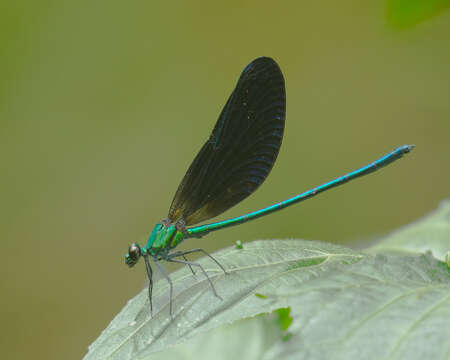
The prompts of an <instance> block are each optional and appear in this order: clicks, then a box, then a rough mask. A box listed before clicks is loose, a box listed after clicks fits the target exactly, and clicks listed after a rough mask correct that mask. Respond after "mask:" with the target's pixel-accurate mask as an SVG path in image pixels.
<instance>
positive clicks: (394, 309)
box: [85, 240, 450, 360]
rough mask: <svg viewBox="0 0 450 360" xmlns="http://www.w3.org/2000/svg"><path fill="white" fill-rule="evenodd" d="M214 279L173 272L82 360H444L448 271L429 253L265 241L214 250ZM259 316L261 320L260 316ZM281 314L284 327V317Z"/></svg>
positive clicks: (448, 343) (448, 337) (449, 334)
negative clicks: (171, 296)
mask: <svg viewBox="0 0 450 360" xmlns="http://www.w3.org/2000/svg"><path fill="white" fill-rule="evenodd" d="M214 257H215V258H216V259H217V260H218V261H219V262H220V263H221V264H223V265H224V266H225V267H226V269H227V271H228V272H229V274H228V275H224V274H223V273H222V272H221V271H220V269H218V268H217V266H215V265H214V263H213V262H212V261H211V260H209V259H207V258H206V259H205V258H202V259H200V260H199V262H200V263H201V264H202V265H203V266H204V267H205V268H206V269H207V272H208V274H209V276H210V277H211V279H212V280H213V282H214V286H215V288H216V290H217V292H218V293H219V294H220V295H221V297H222V298H223V300H219V299H218V298H216V297H215V296H214V295H213V293H212V291H211V288H210V286H209V284H208V282H207V281H206V280H205V279H204V277H203V276H201V275H197V276H193V275H192V274H191V273H190V272H189V269H186V268H183V269H180V270H178V271H176V272H174V273H173V274H171V278H172V280H173V282H174V287H175V296H174V320H173V321H171V320H170V317H169V309H168V293H169V291H168V285H167V282H166V281H159V282H158V283H157V284H156V285H155V289H154V309H155V311H154V314H153V318H151V319H150V316H149V306H148V299H147V290H146V289H144V290H143V291H142V292H141V293H140V294H138V295H137V296H136V297H135V298H134V299H132V300H131V301H130V302H129V303H128V304H127V305H126V306H125V308H124V309H123V310H122V311H121V312H120V313H119V315H117V317H116V318H115V319H114V320H113V321H112V322H111V324H110V325H109V326H108V327H107V328H106V329H105V331H104V332H103V333H102V335H101V336H100V337H99V338H98V339H97V340H96V341H95V342H94V343H93V344H92V345H91V347H90V349H89V353H88V354H87V356H86V357H85V359H165V360H168V359H178V360H180V359H211V358H213V359H230V358H231V359H234V358H237V359H292V358H294V359H306V358H308V359H331V358H332V359H386V358H392V359H394V358H399V359H400V358H402V359H431V358H432V359H447V358H448V354H449V351H450V326H449V323H448V319H449V318H450V275H449V268H448V266H447V265H446V263H445V262H439V261H438V260H436V259H435V258H433V257H432V256H431V255H430V254H425V255H423V254H414V255H402V256H399V255H390V254H388V255H371V254H365V253H360V252H356V251H353V250H351V249H347V248H344V247H341V246H336V245H332V244H326V243H322V242H317V241H304V240H267V241H254V242H251V243H246V244H245V246H244V248H243V249H236V247H235V246H233V247H230V248H227V249H224V250H221V251H219V252H218V253H216V254H215V255H214ZM262 313H267V314H268V315H264V316H261V314H262ZM289 318H291V319H292V321H291V322H290V321H289Z"/></svg>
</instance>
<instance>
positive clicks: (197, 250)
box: [169, 248, 228, 274]
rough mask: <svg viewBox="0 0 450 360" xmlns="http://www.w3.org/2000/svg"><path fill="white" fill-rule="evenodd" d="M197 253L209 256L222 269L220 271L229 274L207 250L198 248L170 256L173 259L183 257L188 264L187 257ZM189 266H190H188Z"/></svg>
mask: <svg viewBox="0 0 450 360" xmlns="http://www.w3.org/2000/svg"><path fill="white" fill-rule="evenodd" d="M195 252H201V253H203V254H204V255H206V256H208V257H209V258H210V259H211V260H212V261H214V262H215V263H216V264H217V266H218V267H220V269H221V270H222V271H223V272H224V273H225V274H228V273H227V271H226V270H225V268H224V267H223V266H222V265H221V264H220V263H219V262H218V261H217V260H216V259H214V257H213V256H212V255H211V254H209V253H208V252H206V251H205V250H203V249H200V248H198V249H192V250H188V251H177V252H174V253H172V254H169V257H170V258H171V259H173V258H175V257H179V256H182V257H183V258H184V260H185V261H186V263H189V261H188V260H187V259H186V255H188V254H192V253H195ZM187 265H189V264H187ZM189 267H191V265H189ZM191 271H192V268H191Z"/></svg>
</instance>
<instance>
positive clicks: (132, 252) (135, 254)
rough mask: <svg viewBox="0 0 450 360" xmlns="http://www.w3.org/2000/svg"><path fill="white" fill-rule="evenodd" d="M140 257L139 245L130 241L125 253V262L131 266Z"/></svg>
mask: <svg viewBox="0 0 450 360" xmlns="http://www.w3.org/2000/svg"><path fill="white" fill-rule="evenodd" d="M140 257H141V247H140V246H139V245H138V244H136V243H132V244H131V245H130V247H129V248H128V254H126V255H125V263H126V264H127V265H128V266H129V267H133V266H134V265H136V263H137V262H138V261H139V258H140Z"/></svg>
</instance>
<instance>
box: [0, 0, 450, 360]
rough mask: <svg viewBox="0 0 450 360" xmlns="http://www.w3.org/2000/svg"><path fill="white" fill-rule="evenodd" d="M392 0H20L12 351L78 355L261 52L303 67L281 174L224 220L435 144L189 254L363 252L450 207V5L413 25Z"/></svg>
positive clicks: (8, 349) (4, 202)
mask: <svg viewBox="0 0 450 360" xmlns="http://www.w3.org/2000/svg"><path fill="white" fill-rule="evenodd" d="M416 2H417V1H416ZM437 2H438V3H440V4H442V1H437ZM397 3H401V1H400V2H399V1H397ZM394 5H395V6H390V4H389V3H386V2H385V1H377V0H370V1H364V2H361V1H356V0H344V1H339V2H337V1H333V0H327V1H320V2H310V1H298V2H278V3H276V2H273V1H227V2H208V1H185V2H176V1H175V2H174V1H171V2H164V3H163V2H155V1H127V2H123V1H97V0H90V1H85V0H79V1H50V0H48V1H44V0H41V1H35V2H31V1H28V2H27V1H12V0H10V1H2V3H1V5H0V17H1V18H0V27H1V28H0V30H1V31H0V40H1V41H0V55H1V56H0V157H1V159H0V166H1V174H2V175H1V177H0V185H1V190H2V191H1V207H0V211H1V216H0V230H1V233H0V235H1V241H2V252H3V260H2V262H1V265H0V266H1V273H2V280H1V294H2V296H1V313H2V314H1V318H2V321H1V331H0V339H1V340H0V341H1V344H2V349H3V350H2V357H3V358H5V359H27V358H34V359H62V358H63V359H69V360H71V359H80V358H81V357H82V356H83V355H84V354H85V353H86V351H87V346H88V345H89V344H90V343H91V342H92V341H93V340H94V339H95V338H96V337H97V336H98V335H99V333H100V331H101V330H102V329H103V328H104V327H105V326H106V325H107V324H108V323H109V321H110V320H111V319H112V317H113V316H114V315H115V314H116V313H117V312H118V311H119V310H120V309H121V308H122V306H123V305H124V304H125V303H126V301H127V300H128V299H129V298H131V297H132V296H134V295H135V294H136V293H137V292H138V291H139V290H140V289H141V288H142V287H143V286H144V284H145V272H144V268H143V266H142V264H140V265H139V266H137V267H136V269H133V270H130V269H128V268H127V267H126V266H125V265H124V262H123V261H124V254H125V252H126V250H127V247H128V245H129V244H130V243H131V242H133V241H138V242H141V243H142V242H144V241H145V239H146V236H147V234H148V233H149V231H151V230H152V228H153V226H154V224H155V223H156V222H157V221H159V220H160V219H162V218H163V217H165V216H166V215H167V210H168V207H169V205H170V202H171V200H172V196H173V195H174V193H175V190H176V188H177V186H178V183H179V182H180V180H181V178H182V177H183V175H184V172H185V171H186V169H187V168H188V166H189V164H190V162H191V161H192V160H193V158H194V156H195V155H196V153H197V151H198V150H199V149H200V147H201V145H202V144H203V142H204V141H205V140H206V139H207V137H208V135H209V133H210V131H211V130H212V127H213V126H214V123H215V121H216V119H217V117H218V115H219V113H220V111H221V109H222V107H223V105H224V104H225V101H226V99H227V98H228V96H229V94H230V93H231V91H232V89H233V87H234V85H235V82H236V80H237V78H238V76H239V74H240V72H241V71H242V69H243V68H244V66H245V65H246V64H247V63H248V62H250V61H251V60H252V59H254V58H255V57H258V56H261V55H265V56H271V57H273V58H274V59H275V60H276V61H277V62H278V63H279V65H280V66H281V68H282V70H283V73H284V75H285V78H286V88H287V120H286V134H285V139H284V143H283V147H282V149H281V152H280V156H279V157H278V161H277V163H276V165H275V167H274V169H273V171H272V173H271V175H270V176H269V178H268V180H267V181H266V183H265V184H264V186H262V187H261V188H260V189H259V190H258V191H257V192H256V194H255V195H253V196H251V197H250V198H249V199H247V200H246V201H245V202H244V203H242V204H240V205H238V206H236V207H235V208H233V209H232V210H231V211H229V212H227V213H226V214H225V216H222V217H220V219H224V218H228V217H231V216H234V215H239V214H242V213H245V212H248V211H251V210H255V209H258V208H260V207H263V206H265V205H269V204H271V203H273V202H276V201H280V200H284V199H286V198H287V197H290V196H292V195H295V194H297V193H299V192H302V191H304V190H307V189H309V188H311V187H313V186H315V185H318V184H320V183H322V182H324V181H327V180H330V179H332V178H334V177H337V176H339V175H342V174H344V173H345V172H347V171H349V170H352V169H355V168H357V167H359V166H362V165H365V164H366V163H367V162H369V161H372V160H374V159H376V158H377V157H378V156H381V155H383V154H384V153H386V152H388V151H391V150H393V149H394V148H395V147H396V146H398V145H402V144H405V143H414V144H416V145H417V149H416V150H415V151H414V152H413V153H411V154H410V155H408V156H407V157H406V158H405V159H403V160H401V161H399V162H397V163H395V164H394V165H393V166H390V167H388V168H386V169H385V170H383V171H381V172H379V173H376V174H374V175H371V176H369V177H365V178H363V179H360V180H357V181H356V182H353V183H351V184H349V185H346V186H344V187H341V188H338V189H335V190H333V191H331V192H327V193H326V194H324V195H322V196H319V197H318V198H316V199H314V200H311V201H307V202H305V203H303V204H302V205H299V206H296V207H293V208H290V209H289V210H285V211H283V212H281V213H277V214H274V215H271V216H269V217H266V218H264V219H260V220H257V221H254V222H252V223H249V224H246V225H242V226H240V227H237V228H233V229H228V230H224V231H221V232H217V233H214V234H210V235H209V236H208V237H206V238H203V239H199V240H189V241H188V242H186V243H185V244H184V245H183V248H186V249H187V248H191V247H198V246H201V247H203V248H205V249H206V250H208V251H214V250H215V249H218V248H222V247H225V246H228V245H232V244H234V242H235V241H236V240H238V239H239V240H242V241H250V240H253V239H261V238H287V237H292V238H305V239H320V240H323V241H329V242H339V243H344V244H349V245H350V246H361V242H367V241H371V240H373V239H374V238H376V236H378V235H381V234H384V233H387V232H389V231H391V230H392V229H395V228H397V227H399V226H402V225H404V224H406V223H409V222H411V221H413V220H415V219H417V218H418V217H421V216H422V215H423V214H426V213H427V212H428V211H430V210H431V209H434V208H435V207H436V206H437V204H438V202H439V201H440V200H441V199H443V198H444V197H446V196H448V195H449V190H448V184H449V181H448V178H449V175H450V174H449V173H450V169H449V166H448V165H449V155H450V147H449V140H450V136H449V134H450V121H449V120H450V101H449V100H450V66H449V64H450V46H449V44H450V43H449V38H450V12H448V11H441V10H442V9H443V7H442V6H440V7H438V8H437V9H436V10H435V11H431V12H430V11H428V10H429V7H428V8H427V9H428V10H427V11H428V13H427V14H426V16H424V17H423V18H420V16H419V17H417V16H416V17H415V18H414V17H413V19H412V20H411V19H409V20H408V21H406V22H405V21H404V19H402V18H401V17H397V15H398V14H401V9H402V8H401V6H400V7H399V6H397V5H398V4H394ZM438 10H439V11H438ZM396 12H398V14H396ZM431 15H433V16H432V17H430V16H431ZM396 19H397V20H398V19H399V20H398V21H397V20H396ZM405 24H406V25H405Z"/></svg>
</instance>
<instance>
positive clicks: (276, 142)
mask: <svg viewBox="0 0 450 360" xmlns="http://www.w3.org/2000/svg"><path fill="white" fill-rule="evenodd" d="M285 112H286V92H285V87H284V78H283V74H282V73H281V70H280V68H279V66H278V65H277V63H276V62H275V61H274V60H273V59H271V58H268V57H260V58H257V59H255V60H253V61H252V62H251V63H250V64H248V65H247V66H246V67H245V69H244V71H243V72H242V74H241V76H240V78H239V80H238V82H237V85H236V88H235V89H234V90H233V92H232V93H231V95H230V97H229V99H228V101H227V103H226V104H225V107H224V108H223V110H222V112H221V114H220V116H219V119H218V120H217V123H216V125H215V126H214V129H213V131H212V133H211V135H210V137H209V139H208V140H207V141H206V143H205V144H204V145H203V147H202V148H201V149H200V152H199V153H198V154H197V156H196V157H195V159H194V161H193V162H192V164H191V166H190V167H189V169H188V170H187V172H186V174H185V175H184V178H183V180H182V181H181V184H180V185H179V187H178V190H177V192H176V193H175V197H174V199H173V200H172V205H171V206H170V210H169V215H168V217H167V218H166V219H163V220H162V221H161V222H160V223H158V224H156V226H155V227H154V229H153V231H152V233H151V234H150V236H149V238H148V242H147V245H145V246H139V245H138V244H136V243H133V244H131V245H130V247H129V250H128V253H127V255H126V256H125V262H126V264H127V265H128V266H130V267H132V266H134V265H135V264H136V263H137V262H138V260H139V258H140V257H141V256H142V257H143V258H144V260H145V266H146V270H147V276H148V279H149V286H148V296H149V302H150V313H152V289H153V280H152V268H151V266H150V261H149V257H151V258H152V259H153V261H154V263H155V265H156V266H157V267H158V268H159V270H160V271H161V272H162V274H163V275H164V277H165V278H166V279H167V281H168V282H169V286H170V298H169V299H170V305H169V306H170V315H171V316H172V295H173V285H172V281H171V280H170V278H169V276H168V275H167V273H166V272H165V271H164V269H163V267H162V266H161V265H160V264H159V261H160V260H165V261H169V262H176V263H182V264H185V265H188V266H189V267H190V268H191V271H192V272H193V273H194V271H193V269H192V266H197V267H198V268H199V269H200V270H201V271H202V272H203V274H204V275H205V276H206V278H207V280H208V281H209V284H210V285H211V289H212V291H213V293H214V295H216V296H217V297H219V295H218V294H217V293H216V290H215V288H214V285H213V284H212V282H211V279H210V278H209V277H208V274H207V273H206V271H205V270H204V269H203V267H202V266H201V265H200V264H198V263H195V262H191V261H188V260H187V258H186V255H188V254H191V253H194V252H202V253H203V254H205V255H207V256H208V257H209V258H211V259H212V260H213V261H214V262H215V263H216V264H217V265H218V266H219V267H220V268H221V269H222V270H223V272H224V273H226V270H225V269H224V268H223V266H222V265H221V264H220V263H219V262H218V261H217V260H216V259H214V258H213V257H212V256H211V255H210V254H208V253H207V252H206V251H205V250H203V249H192V250H189V251H172V250H174V249H175V248H176V247H177V246H178V245H179V244H180V243H181V242H182V241H184V240H186V239H188V238H192V237H202V236H204V235H206V234H208V233H209V232H212V231H216V230H219V229H223V228H226V227H229V226H235V225H238V224H242V223H244V222H247V221H250V220H253V219H256V218H258V217H261V216H264V215H267V214H270V213H272V212H275V211H278V210H281V209H283V208H285V207H288V206H290V205H293V204H296V203H298V202H300V201H303V200H306V199H309V198H311V197H313V196H315V195H317V194H319V193H321V192H323V191H325V190H328V189H331V188H333V187H335V186H339V185H341V184H344V183H346V182H347V181H349V180H352V179H355V178H357V177H360V176H363V175H366V174H369V173H371V172H373V171H376V170H378V169H380V168H381V167H383V166H386V165H388V164H390V163H392V162H393V161H395V160H397V159H399V158H401V157H402V156H403V155H404V154H406V153H408V152H410V151H411V150H412V149H413V148H414V145H403V146H400V147H398V148H397V149H395V150H394V151H392V152H391V153H388V154H387V155H384V156H383V157H381V158H379V159H378V160H375V161H374V162H372V163H370V164H368V165H366V166H363V167H362V168H359V169H358V170H355V171H352V172H350V173H348V174H346V175H344V176H341V177H338V178H336V179H335V180H332V181H329V182H327V183H325V184H322V185H320V186H317V187H315V188H313V189H311V190H308V191H306V192H304V193H302V194H300V195H297V196H294V197H292V198H290V199H287V200H285V201H282V202H279V203H277V204H274V205H271V206H268V207H266V208H264V209H261V210H257V211H254V212H251V213H249V214H246V215H242V216H238V217H235V218H232V219H228V220H224V221H219V222H215V223H210V224H206V225H199V226H195V227H187V226H190V225H194V224H198V223H200V222H202V221H205V220H208V219H211V218H213V217H216V216H218V215H219V214H221V213H223V212H224V211H226V210H228V209H230V208H231V207H233V206H234V205H236V204H237V203H239V202H240V201H242V200H244V199H245V198H246V197H247V196H249V195H250V194H251V193H253V192H254V191H255V190H256V189H257V188H258V187H259V186H260V185H261V184H262V183H263V182H264V180H265V179H266V177H267V175H269V172H270V170H271V169H272V167H273V164H274V163H275V160H276V158H277V155H278V152H279V150H280V146H281V142H282V139H283V132H284V124H285ZM180 257H182V258H183V260H181V259H177V258H180ZM219 298H220V297H219Z"/></svg>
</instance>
